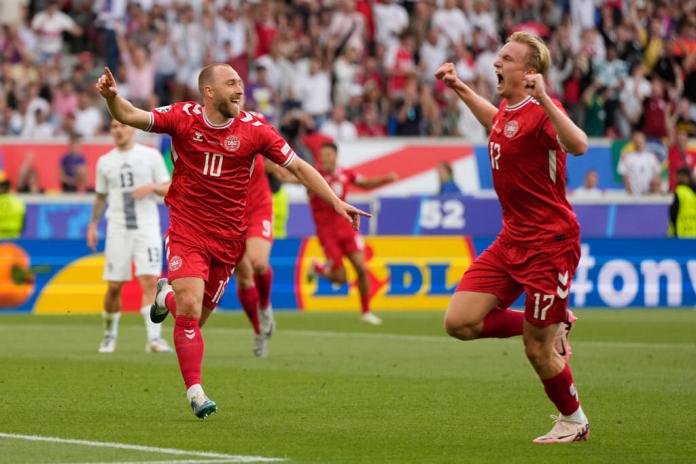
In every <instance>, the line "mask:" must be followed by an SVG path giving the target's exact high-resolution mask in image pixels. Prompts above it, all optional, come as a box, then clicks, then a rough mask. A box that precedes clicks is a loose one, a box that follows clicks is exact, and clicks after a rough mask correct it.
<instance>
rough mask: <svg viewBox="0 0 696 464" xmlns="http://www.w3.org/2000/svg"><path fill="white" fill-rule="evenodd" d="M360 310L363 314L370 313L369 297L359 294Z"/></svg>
mask: <svg viewBox="0 0 696 464" xmlns="http://www.w3.org/2000/svg"><path fill="white" fill-rule="evenodd" d="M360 310H361V311H362V313H363V314H365V313H369V312H370V296H369V295H363V294H362V293H361V294H360Z"/></svg>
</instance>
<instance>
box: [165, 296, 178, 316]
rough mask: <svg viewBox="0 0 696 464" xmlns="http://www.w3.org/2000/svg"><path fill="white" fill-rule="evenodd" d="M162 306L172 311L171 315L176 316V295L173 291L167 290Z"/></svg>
mask: <svg viewBox="0 0 696 464" xmlns="http://www.w3.org/2000/svg"><path fill="white" fill-rule="evenodd" d="M164 306H166V307H167V309H168V310H169V312H170V313H172V316H174V317H176V296H175V295H174V292H169V293H167V295H166V296H165V297H164Z"/></svg>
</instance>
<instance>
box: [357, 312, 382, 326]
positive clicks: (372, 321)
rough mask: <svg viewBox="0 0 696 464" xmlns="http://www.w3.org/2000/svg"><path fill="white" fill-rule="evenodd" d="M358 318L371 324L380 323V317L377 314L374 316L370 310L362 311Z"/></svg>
mask: <svg viewBox="0 0 696 464" xmlns="http://www.w3.org/2000/svg"><path fill="white" fill-rule="evenodd" d="M360 320H361V321H363V322H367V323H368V324H372V325H382V319H380V318H379V317H378V316H375V314H374V313H371V312H368V313H364V314H363V315H362V316H361V317H360Z"/></svg>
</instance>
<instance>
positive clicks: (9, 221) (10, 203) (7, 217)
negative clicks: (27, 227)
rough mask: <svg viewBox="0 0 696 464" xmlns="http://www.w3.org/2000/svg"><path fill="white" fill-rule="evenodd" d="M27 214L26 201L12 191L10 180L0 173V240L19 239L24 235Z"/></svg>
mask: <svg viewBox="0 0 696 464" xmlns="http://www.w3.org/2000/svg"><path fill="white" fill-rule="evenodd" d="M25 214H26V206H25V205H24V202H23V201H22V199H21V198H19V197H18V196H16V195H14V194H13V193H12V192H10V181H9V180H7V179H6V178H5V174H4V173H0V240H6V239H10V240H12V239H17V238H19V237H20V236H21V235H22V232H23V231H24V224H25Z"/></svg>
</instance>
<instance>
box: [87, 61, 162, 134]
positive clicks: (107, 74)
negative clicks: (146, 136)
mask: <svg viewBox="0 0 696 464" xmlns="http://www.w3.org/2000/svg"><path fill="white" fill-rule="evenodd" d="M97 90H98V91H99V93H100V94H101V96H102V97H104V100H106V106H107V107H108V108H109V113H111V116H113V118H114V119H115V120H117V121H119V122H121V123H123V124H125V125H127V126H132V127H135V128H136V129H142V130H145V129H146V128H147V127H148V126H149V124H150V113H148V112H147V111H144V110H141V109H140V108H136V107H135V106H133V104H132V103H131V102H129V101H128V100H126V99H125V98H123V97H121V96H120V95H119V94H118V88H117V87H116V80H115V79H114V76H113V74H111V70H110V69H109V68H108V67H105V68H104V74H102V75H101V77H99V80H97Z"/></svg>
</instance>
